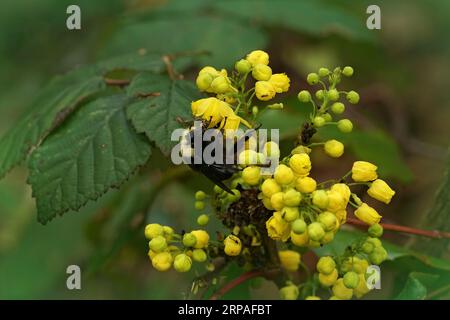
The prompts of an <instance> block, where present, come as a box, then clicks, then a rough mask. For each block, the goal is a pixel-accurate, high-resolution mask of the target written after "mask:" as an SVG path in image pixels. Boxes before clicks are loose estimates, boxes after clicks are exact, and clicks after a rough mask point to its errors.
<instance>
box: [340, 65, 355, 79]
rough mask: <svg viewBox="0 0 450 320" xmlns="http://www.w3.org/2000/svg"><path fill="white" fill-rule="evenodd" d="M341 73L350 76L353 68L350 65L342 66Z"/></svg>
mask: <svg viewBox="0 0 450 320" xmlns="http://www.w3.org/2000/svg"><path fill="white" fill-rule="evenodd" d="M342 74H343V75H344V76H346V77H351V76H352V75H353V68H352V67H350V66H346V67H344V69H343V70H342Z"/></svg>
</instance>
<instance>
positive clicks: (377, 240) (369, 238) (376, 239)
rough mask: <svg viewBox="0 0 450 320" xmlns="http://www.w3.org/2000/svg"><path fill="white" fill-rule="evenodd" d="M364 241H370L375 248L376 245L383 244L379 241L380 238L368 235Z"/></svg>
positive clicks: (380, 245)
mask: <svg viewBox="0 0 450 320" xmlns="http://www.w3.org/2000/svg"><path fill="white" fill-rule="evenodd" d="M366 241H367V242H369V243H371V244H373V246H374V247H375V248H377V247H382V246H383V244H382V243H381V240H380V239H378V238H372V237H368V238H367V240H366Z"/></svg>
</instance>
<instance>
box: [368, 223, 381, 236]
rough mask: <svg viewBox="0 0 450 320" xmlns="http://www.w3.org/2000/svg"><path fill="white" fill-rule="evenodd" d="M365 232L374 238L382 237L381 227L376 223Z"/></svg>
mask: <svg viewBox="0 0 450 320" xmlns="http://www.w3.org/2000/svg"><path fill="white" fill-rule="evenodd" d="M367 231H368V233H369V235H370V236H371V237H374V238H380V237H381V236H382V235H383V227H382V226H381V225H380V224H378V223H376V224H373V225H371V226H370V227H369V229H368V230H367Z"/></svg>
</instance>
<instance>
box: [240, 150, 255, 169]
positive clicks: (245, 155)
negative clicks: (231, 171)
mask: <svg viewBox="0 0 450 320" xmlns="http://www.w3.org/2000/svg"><path fill="white" fill-rule="evenodd" d="M238 161H239V164H240V165H243V166H246V165H252V164H257V163H258V153H257V152H256V151H254V150H244V151H242V152H241V153H240V154H239V157H238Z"/></svg>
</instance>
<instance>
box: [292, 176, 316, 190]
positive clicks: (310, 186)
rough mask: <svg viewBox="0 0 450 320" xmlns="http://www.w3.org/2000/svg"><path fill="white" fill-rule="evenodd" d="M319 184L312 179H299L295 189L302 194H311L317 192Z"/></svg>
mask: <svg viewBox="0 0 450 320" xmlns="http://www.w3.org/2000/svg"><path fill="white" fill-rule="evenodd" d="M316 187H317V182H316V180H314V179H313V178H311V177H304V178H298V179H297V181H296V183H295V188H296V189H297V190H298V191H300V192H302V193H311V192H313V191H315V190H316Z"/></svg>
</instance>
